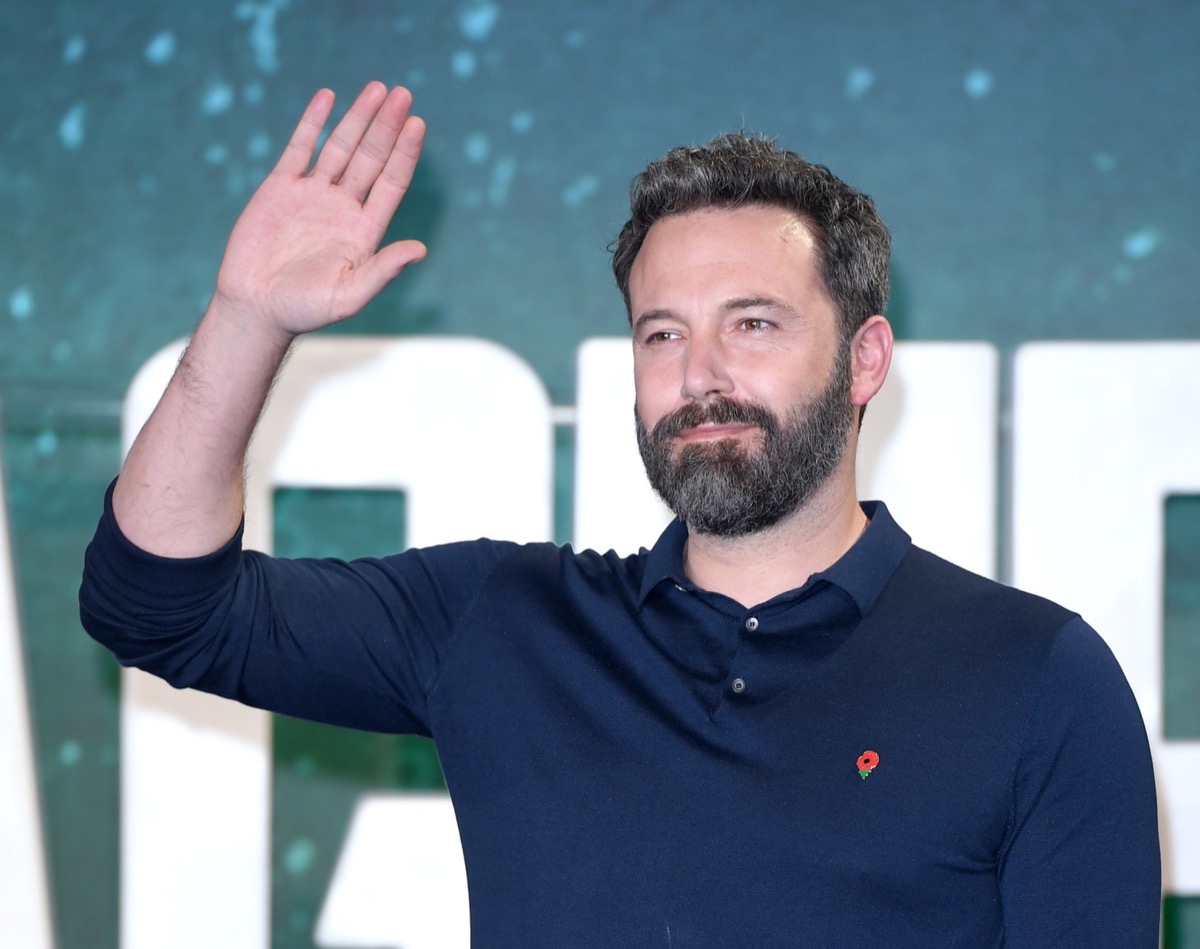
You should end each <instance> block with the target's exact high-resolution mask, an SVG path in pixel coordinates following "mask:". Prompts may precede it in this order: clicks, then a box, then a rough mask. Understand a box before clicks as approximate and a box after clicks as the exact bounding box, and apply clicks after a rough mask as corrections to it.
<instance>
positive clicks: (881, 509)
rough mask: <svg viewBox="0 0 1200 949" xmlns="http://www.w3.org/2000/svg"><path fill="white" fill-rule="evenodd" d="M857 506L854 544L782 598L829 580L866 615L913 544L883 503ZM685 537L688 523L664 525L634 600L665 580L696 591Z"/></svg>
mask: <svg viewBox="0 0 1200 949" xmlns="http://www.w3.org/2000/svg"><path fill="white" fill-rule="evenodd" d="M860 506H861V507H862V510H863V513H864V514H866V516H867V526H866V529H864V530H863V532H862V534H861V535H860V536H859V538H858V540H857V541H855V542H854V544H853V546H851V548H850V549H849V550H847V551H846V552H845V553H844V554H842V556H841V557H840V558H839V559H838V560H837V561H835V562H834V563H833V564H831V565H830V566H829V567H827V568H826V569H824V570H822V571H820V572H819V573H814V574H813V575H812V576H811V577H809V578H808V581H807V582H806V583H805V584H804V586H802V587H800V588H799V589H798V590H793V591H790V593H787V594H782V595H783V596H789V595H791V594H793V593H799V592H801V591H804V590H808V589H810V588H812V587H813V586H815V585H816V584H817V583H820V582H824V583H831V584H833V585H835V586H837V587H840V588H841V589H842V590H844V591H845V592H846V593H847V594H849V596H850V598H851V599H852V600H854V603H855V605H856V606H857V607H858V611H859V614H860V615H862V616H866V615H867V613H868V612H869V611H870V609H871V607H872V606H874V605H875V601H876V600H877V599H878V598H879V594H880V593H881V592H883V588H884V586H886V585H887V582H888V580H889V579H891V576H892V574H893V573H895V571H896V568H897V567H898V566H900V561H901V560H903V559H904V555H905V554H906V553H907V552H908V548H909V547H910V546H912V539H911V538H910V537H909V536H908V534H907V533H905V531H904V529H903V528H901V527H900V525H899V524H897V523H896V522H895V520H894V519H893V518H892V515H891V513H890V512H889V511H888V509H887V505H885V504H884V503H883V502H882V501H862V502H860ZM687 536H688V532H687V527H686V526H684V525H683V524H682V523H681V522H680V521H679V520H674V521H672V522H671V523H670V524H668V525H667V529H666V530H665V531H663V532H662V535H661V536H660V537H659V538H658V541H657V542H656V543H655V545H654V547H653V548H651V550H650V551H649V553H648V554H647V555H646V560H645V565H646V566H645V572H644V573H643V574H642V585H641V591H640V594H639V603H644V602H645V600H646V597H647V596H649V595H650V591H651V590H653V589H654V588H655V587H657V586H658V585H659V584H660V583H663V582H665V581H670V582H672V583H674V584H675V585H676V586H679V587H682V588H683V589H685V590H693V589H695V584H693V583H692V582H691V581H690V580H689V579H688V578H687V574H685V573H684V571H683V546H684V543H685V542H686V541H687Z"/></svg>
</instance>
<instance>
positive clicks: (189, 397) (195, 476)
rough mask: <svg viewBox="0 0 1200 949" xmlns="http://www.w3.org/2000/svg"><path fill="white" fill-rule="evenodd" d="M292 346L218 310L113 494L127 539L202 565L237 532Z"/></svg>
mask: <svg viewBox="0 0 1200 949" xmlns="http://www.w3.org/2000/svg"><path fill="white" fill-rule="evenodd" d="M291 340H292V337H291V336H290V335H288V334H286V333H282V332H280V331H279V330H277V329H274V328H272V327H270V326H269V325H268V324H266V323H265V321H262V320H256V319H255V316H254V314H239V313H238V312H236V311H234V310H233V309H232V308H230V307H228V306H224V305H222V303H221V302H220V300H219V298H214V300H213V302H212V303H210V304H209V307H208V310H207V311H206V313H205V315H204V318H203V319H202V320H201V322H200V325H199V327H198V328H197V329H196V333H195V335H194V336H193V337H192V340H191V343H190V344H189V345H188V348H187V351H186V352H185V353H184V356H183V358H182V359H181V360H180V363H179V366H178V367H177V368H176V370H175V374H174V376H173V378H172V379H171V382H170V384H169V385H168V387H167V389H166V391H165V392H164V394H163V397H162V399H161V400H160V402H159V403H158V406H157V407H156V408H155V410H154V412H153V414H152V415H151V416H150V418H149V419H148V420H147V422H146V424H145V426H144V427H143V428H142V430H141V432H140V433H139V435H138V437H137V439H136V441H135V442H134V444H133V447H132V448H131V449H130V451H129V455H128V456H127V458H126V459H125V463H124V465H123V466H122V468H121V475H120V478H119V479H118V481H117V485H116V488H115V490H114V492H113V512H114V514H115V516H116V519H117V523H118V524H119V525H120V528H121V531H122V532H123V533H124V534H125V536H126V537H127V538H128V539H129V540H130V541H132V542H133V543H134V544H136V545H137V546H138V547H141V548H142V549H143V550H146V551H149V552H151V553H154V554H158V555H160V556H165V557H194V556H200V555H202V554H206V553H209V552H210V551H213V550H215V549H217V548H218V547H220V546H221V545H222V544H224V543H225V542H226V541H228V540H229V538H230V537H232V536H233V534H234V532H235V531H236V530H237V527H238V524H239V523H240V521H241V518H242V508H243V477H244V474H243V469H244V464H245V457H246V449H247V446H248V445H249V442H250V438H251V436H252V435H253V432H254V427H255V425H256V424H257V421H258V417H259V415H260V414H261V412H262V408H263V405H264V404H265V402H266V399H267V395H268V393H269V392H270V387H271V383H272V381H273V380H274V378H275V375H276V373H277V372H278V371H279V367H280V365H281V364H282V362H283V359H284V357H285V356H286V354H287V350H288V347H289V345H290V344H291Z"/></svg>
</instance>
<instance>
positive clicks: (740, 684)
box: [733, 676, 746, 692]
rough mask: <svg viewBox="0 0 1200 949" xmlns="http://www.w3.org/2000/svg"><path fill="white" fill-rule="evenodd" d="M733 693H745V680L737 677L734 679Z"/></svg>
mask: <svg viewBox="0 0 1200 949" xmlns="http://www.w3.org/2000/svg"><path fill="white" fill-rule="evenodd" d="M733 691H734V692H745V691H746V680H745V679H743V678H742V677H741V676H738V677H737V678H736V679H734V680H733Z"/></svg>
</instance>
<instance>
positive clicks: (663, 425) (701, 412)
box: [654, 398, 778, 439]
mask: <svg viewBox="0 0 1200 949" xmlns="http://www.w3.org/2000/svg"><path fill="white" fill-rule="evenodd" d="M705 424H712V425H755V426H758V427H759V428H761V429H763V430H764V431H767V432H770V431H774V430H775V429H776V428H778V423H777V422H776V421H775V416H774V415H772V414H771V411H770V409H768V408H767V407H766V406H764V405H759V404H757V403H755V402H736V401H734V400H733V399H725V398H721V399H713V400H712V401H711V402H704V403H700V402H691V403H689V404H687V405H685V406H683V407H682V408H678V409H676V410H675V411H674V412H672V413H671V414H670V415H664V416H663V417H662V418H661V419H659V420H658V423H657V424H656V425H655V426H654V437H655V438H656V439H666V438H673V437H674V436H676V435H678V434H679V433H680V432H682V431H684V430H685V429H688V428H695V427H696V426H697V425H705Z"/></svg>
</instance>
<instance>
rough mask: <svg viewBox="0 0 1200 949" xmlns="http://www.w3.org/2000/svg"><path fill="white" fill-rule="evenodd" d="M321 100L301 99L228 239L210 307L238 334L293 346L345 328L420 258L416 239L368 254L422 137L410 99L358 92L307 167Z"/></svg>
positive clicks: (372, 87) (329, 104) (395, 93)
mask: <svg viewBox="0 0 1200 949" xmlns="http://www.w3.org/2000/svg"><path fill="white" fill-rule="evenodd" d="M333 99H334V96H333V93H332V92H331V91H329V90H328V89H322V90H321V91H319V92H318V93H317V94H316V95H315V96H313V98H312V101H311V102H309V104H308V107H307V108H306V109H305V110H304V114H303V115H302V116H301V118H300V122H299V124H298V125H297V126H296V130H295V131H294V132H293V133H292V138H291V141H289V142H288V145H287V148H286V149H284V152H283V154H282V155H281V156H280V159H279V162H278V163H277V164H276V166H275V168H274V169H273V170H272V171H271V173H270V175H268V176H267V178H266V180H265V181H264V182H263V183H262V185H260V186H259V188H258V190H257V191H255V193H254V195H253V196H252V197H251V199H250V201H249V203H248V204H247V205H246V208H245V210H243V212H242V214H241V216H240V217H239V218H238V221H237V224H236V225H235V226H234V229H233V232H232V233H231V234H230V237H229V242H228V244H227V245H226V248H225V256H224V259H223V260H222V262H221V269H220V272H219V273H218V274H217V292H216V295H215V296H214V298H213V306H214V307H216V308H219V309H220V310H222V311H224V313H225V314H226V315H235V316H236V318H237V320H238V321H239V322H242V323H243V325H244V326H246V324H247V323H249V324H251V325H253V328H254V329H255V330H258V331H266V332H268V333H273V332H278V333H279V334H282V335H290V336H295V335H297V334H300V333H304V332H308V331H310V330H314V329H319V328H320V327H322V326H326V325H328V324H330V323H334V322H337V321H338V320H341V319H345V318H346V317H348V316H351V315H353V314H354V313H357V312H358V311H359V310H360V309H362V307H363V306H365V305H366V303H367V302H368V301H369V300H370V299H371V298H372V297H374V296H375V295H376V294H377V293H379V291H380V290H382V289H383V288H384V287H385V286H386V285H387V284H388V283H389V282H390V281H391V280H393V279H394V278H395V277H396V275H397V274H399V273H400V271H401V270H403V269H404V268H405V267H406V266H407V265H408V264H410V263H413V262H414V261H417V260H420V259H421V258H422V257H424V256H425V246H424V245H423V244H422V243H421V242H420V241H416V240H407V241H399V242H397V243H393V244H388V245H387V246H385V247H382V248H381V247H379V243H380V241H381V240H383V235H384V232H385V231H386V230H387V227H388V223H389V222H390V221H391V219H392V215H393V214H394V213H395V211H396V208H397V207H398V206H399V204H400V200H401V198H403V196H404V193H405V191H406V190H407V189H408V186H409V183H410V182H411V180H412V175H413V169H414V168H415V167H416V164H417V158H418V156H419V155H420V152H421V142H422V139H423V137H424V134H425V124H424V122H422V121H421V119H419V118H417V117H416V116H414V115H410V114H409V108H410V107H411V105H412V96H411V95H410V94H409V92H408V90H406V89H403V88H400V87H396V88H394V89H391V90H390V91H389V90H388V89H387V87H386V86H384V85H383V84H382V83H379V82H372V83H369V84H368V85H367V86H366V87H365V88H364V89H363V90H362V92H360V93H359V95H358V98H356V99H355V100H354V104H353V105H351V107H350V109H349V111H347V113H346V114H345V116H343V117H342V119H341V121H339V122H338V123H337V125H336V126H335V127H334V129H333V131H332V132H330V134H329V137H328V139H327V140H326V142H325V144H324V145H323V146H322V148H321V150H320V153H319V154H318V155H317V158H316V161H315V163H314V162H313V161H312V158H313V152H314V151H315V149H316V146H317V141H318V139H319V137H320V134H321V130H322V129H323V128H324V126H325V123H326V121H327V120H328V119H329V115H330V112H331V110H332V109H333ZM310 164H311V166H312V167H311V169H310V167H309V166H310ZM246 328H250V327H249V326H246Z"/></svg>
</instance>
